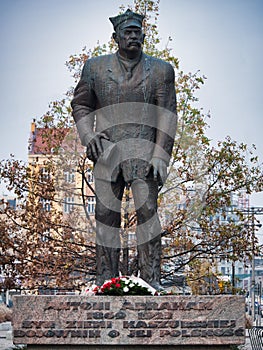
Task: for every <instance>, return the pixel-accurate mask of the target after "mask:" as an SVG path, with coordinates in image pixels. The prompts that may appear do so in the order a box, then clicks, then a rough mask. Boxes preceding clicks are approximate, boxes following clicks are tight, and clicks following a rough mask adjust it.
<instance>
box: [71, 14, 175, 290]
mask: <svg viewBox="0 0 263 350" xmlns="http://www.w3.org/2000/svg"><path fill="white" fill-rule="evenodd" d="M143 18H144V16H142V15H140V14H138V13H134V12H132V11H130V10H127V11H126V12H125V13H123V14H121V15H118V16H116V17H111V18H110V21H111V22H112V24H113V26H114V30H115V32H114V33H113V38H114V40H115V42H116V43H117V44H118V51H117V52H116V53H114V54H110V55H105V56H99V57H94V58H91V59H88V60H87V61H86V62H85V65H84V68H83V71H82V75H81V79H80V81H79V83H78V85H77V86H76V88H75V92H74V98H73V100H72V109H73V117H74V120H75V122H76V125H77V129H78V132H79V135H80V139H81V142H82V144H83V145H84V146H86V147H87V156H88V158H89V159H91V160H92V161H93V162H94V176H95V192H96V210H95V218H96V262H97V266H96V271H97V284H98V285H101V284H102V283H103V282H104V281H105V280H106V279H109V278H112V277H116V276H119V256H120V247H121V242H120V237H119V230H120V226H121V200H122V196H123V192H124V188H125V186H126V185H127V184H129V185H130V186H131V189H132V194H133V199H134V203H135V208H136V215H137V227H136V237H137V252H138V268H139V273H140V277H141V278H142V279H144V280H145V281H146V282H147V283H149V284H150V285H152V286H153V287H157V288H158V287H159V283H160V260H161V226H160V222H159V218H158V215H157V197H158V186H159V185H160V184H163V183H164V182H165V180H166V177H167V166H168V164H169V160H170V156H171V152H172V147H173V142H174V136H175V131H176V94H175V86H174V70H173V67H172V66H171V65H170V64H169V63H167V62H164V61H162V60H160V59H156V58H154V57H151V56H148V55H146V54H144V53H143V52H142V45H143V41H144V33H143V31H142V22H143Z"/></svg>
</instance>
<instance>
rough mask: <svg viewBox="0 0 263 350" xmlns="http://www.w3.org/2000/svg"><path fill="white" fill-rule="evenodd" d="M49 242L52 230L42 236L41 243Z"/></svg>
mask: <svg viewBox="0 0 263 350" xmlns="http://www.w3.org/2000/svg"><path fill="white" fill-rule="evenodd" d="M49 240H50V230H49V229H48V230H47V231H45V232H43V233H42V234H41V241H42V242H48V241H49Z"/></svg>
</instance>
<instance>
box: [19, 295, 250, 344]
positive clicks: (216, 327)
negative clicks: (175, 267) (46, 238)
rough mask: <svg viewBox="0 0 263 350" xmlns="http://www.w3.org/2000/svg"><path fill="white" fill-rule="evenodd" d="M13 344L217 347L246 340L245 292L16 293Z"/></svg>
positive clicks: (242, 342)
mask: <svg viewBox="0 0 263 350" xmlns="http://www.w3.org/2000/svg"><path fill="white" fill-rule="evenodd" d="M13 315H14V318H13V341H14V344H27V345H28V349H31V350H37V349H41V350H44V349H63V350H66V349H69V348H70V350H73V349H76V350H79V349H82V350H84V349H85V350H86V349H89V350H95V349H96V350H100V349H102V350H106V349H111V350H115V349H116V350H124V349H125V350H132V349H137V350H140V349H144V350H146V349H149V350H150V349H151V350H153V349H156V350H165V349H169V350H171V349H178V350H179V349H181V350H188V349H193V348H194V349H199V350H206V349H218V350H226V349H229V348H230V345H240V344H244V343H245V299H244V298H243V297H241V296H229V295H222V296H126V297H112V296H93V297H88V296H72V295H63V296H45V295H43V296H16V297H14V307H13Z"/></svg>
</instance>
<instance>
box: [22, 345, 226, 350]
mask: <svg viewBox="0 0 263 350" xmlns="http://www.w3.org/2000/svg"><path fill="white" fill-rule="evenodd" d="M27 349H28V350H231V346H230V345H211V346H210V345H167V346H166V345H160V346H159V345H132V346H130V345H116V346H114V345H94V346H93V345H88V346H86V345H79V346H77V345H71V346H65V345H28V346H27Z"/></svg>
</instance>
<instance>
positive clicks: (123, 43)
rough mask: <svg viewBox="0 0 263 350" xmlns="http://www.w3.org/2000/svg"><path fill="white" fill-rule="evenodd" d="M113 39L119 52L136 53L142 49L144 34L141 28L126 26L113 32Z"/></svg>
mask: <svg viewBox="0 0 263 350" xmlns="http://www.w3.org/2000/svg"><path fill="white" fill-rule="evenodd" d="M115 34H116V35H115V37H114V38H115V41H116V42H117V44H118V46H119V51H120V53H126V54H128V55H129V54H132V53H133V54H136V52H138V53H139V52H140V51H141V49H142V44H143V40H144V34H143V32H142V30H141V28H138V27H126V28H123V29H120V30H118V32H117V33H115Z"/></svg>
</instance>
